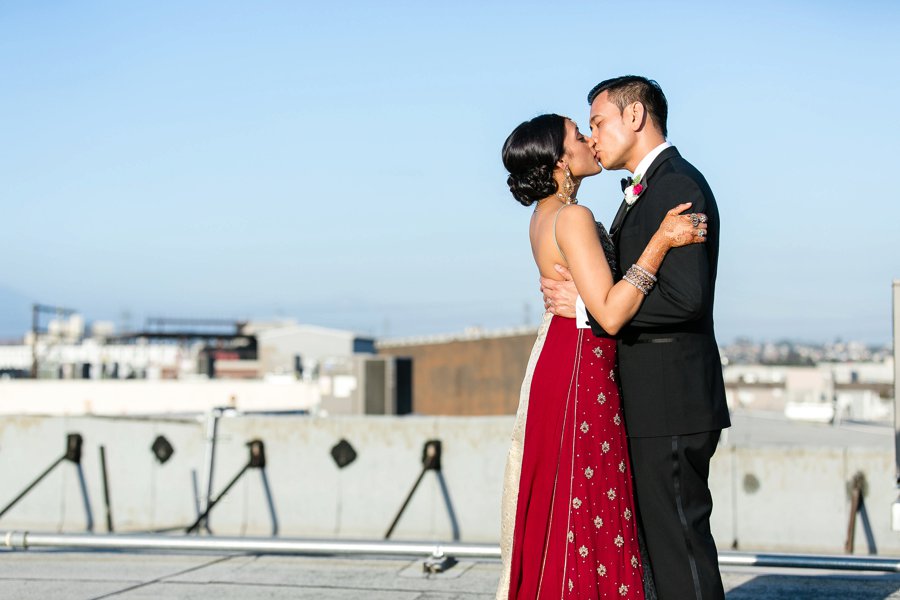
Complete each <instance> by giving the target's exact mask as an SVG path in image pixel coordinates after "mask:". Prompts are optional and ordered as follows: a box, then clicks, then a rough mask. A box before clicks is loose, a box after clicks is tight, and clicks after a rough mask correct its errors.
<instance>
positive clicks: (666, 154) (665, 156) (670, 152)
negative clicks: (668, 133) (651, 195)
mask: <svg viewBox="0 0 900 600" xmlns="http://www.w3.org/2000/svg"><path fill="white" fill-rule="evenodd" d="M676 156H681V155H680V154H679V153H678V148H676V147H675V146H669V147H668V148H666V149H665V150H663V151H662V152H660V153H659V156H657V157H656V158H655V159H654V161H653V162H652V163H650V166H649V167H647V172H646V173H644V176H643V177H641V183H643V184H644V185H646V186H647V187H650V183H649V180H650V178H651V177H653V173H655V172H656V170H657V169H658V168H659V166H660V165H661V164H663V163H664V162H666V161H667V160H669V159H670V158H674V157H676Z"/></svg>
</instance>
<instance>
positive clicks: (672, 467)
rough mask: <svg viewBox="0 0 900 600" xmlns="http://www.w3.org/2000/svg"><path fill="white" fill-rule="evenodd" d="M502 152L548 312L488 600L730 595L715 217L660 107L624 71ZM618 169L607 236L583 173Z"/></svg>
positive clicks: (514, 453)
mask: <svg viewBox="0 0 900 600" xmlns="http://www.w3.org/2000/svg"><path fill="white" fill-rule="evenodd" d="M588 104H589V105H590V115H589V117H588V123H589V126H590V132H591V134H590V137H585V136H584V135H583V134H582V133H581V132H580V131H579V130H578V126H577V125H576V124H575V123H574V122H573V121H572V120H571V119H568V118H566V117H562V116H559V115H555V114H547V115H541V116H538V117H535V118H534V119H531V120H530V121H526V122H525V123H522V124H521V125H519V126H518V127H516V128H515V130H513V132H512V133H511V134H510V135H509V137H508V138H507V139H506V142H505V143H504V144H503V152H502V156H503V165H504V166H505V167H506V169H507V171H508V172H509V177H508V179H507V183H508V184H509V189H510V192H512V195H513V197H514V198H515V199H516V200H517V201H518V202H520V203H521V204H523V205H524V206H533V207H534V209H533V210H534V213H533V215H532V217H531V220H530V224H529V231H528V233H529V238H530V241H531V248H532V252H533V255H534V260H535V263H536V264H537V268H538V270H539V271H540V275H541V289H542V292H543V294H544V304H545V307H546V309H547V312H546V313H545V315H544V319H543V323H542V325H541V327H540V329H539V331H538V336H537V340H536V341H535V344H534V348H533V350H532V352H531V358H530V359H529V361H528V367H527V370H526V374H525V379H524V382H523V384H522V392H521V396H520V399H519V408H518V411H517V414H516V421H515V426H514V429H513V434H512V443H511V447H510V451H509V457H508V460H507V465H506V472H505V476H504V490H503V505H502V522H501V555H502V558H503V572H502V575H501V579H500V585H499V587H498V591H497V598H498V600H507V599H508V600H517V599H518V600H535V599H544V598H553V599H560V598H566V599H567V598H573V599H575V598H578V599H593V598H654V597H658V598H660V599H661V600H721V599H723V598H724V597H725V594H724V591H723V587H722V579H721V575H720V573H719V568H718V556H717V551H716V545H715V542H714V540H713V537H712V533H711V531H710V524H709V519H710V514H711V513H712V496H711V494H710V491H709V484H708V479H709V463H710V459H711V458H712V456H713V453H714V452H715V450H716V446H717V444H718V441H719V436H720V434H721V431H722V429H723V428H726V427H729V426H730V425H731V423H730V419H729V414H728V408H727V405H726V403H725V385H724V382H723V379H722V364H721V360H720V357H719V350H718V344H717V343H716V338H715V333H714V331H713V301H714V298H715V283H716V269H717V263H718V257H719V231H720V228H719V212H718V209H717V207H716V201H715V198H714V197H713V193H712V190H710V187H709V185H708V184H707V182H706V179H705V178H704V177H703V175H702V174H701V173H700V171H698V170H697V169H696V168H695V167H694V166H693V165H691V164H690V163H689V162H688V161H687V160H685V159H684V158H682V156H681V155H680V154H679V152H678V150H677V149H676V148H675V147H674V146H673V145H672V144H671V143H669V142H668V141H667V140H666V136H667V127H666V120H667V118H668V103H667V101H666V97H665V95H664V94H663V91H662V89H661V88H660V86H659V85H658V84H657V83H656V82H655V81H652V80H650V79H647V78H645V77H638V76H633V75H628V76H624V77H617V78H614V79H608V80H606V81H602V82H600V83H599V84H598V85H596V86H595V87H594V88H593V89H592V90H591V91H590V93H589V94H588ZM603 169H606V170H608V171H618V170H625V171H628V172H629V173H630V174H631V176H630V177H626V178H625V179H623V180H622V190H623V193H624V198H623V200H622V202H621V205H620V206H619V209H618V213H617V214H616V216H615V218H614V219H613V221H612V224H611V226H610V228H609V232H608V233H607V231H606V229H605V228H604V226H603V225H602V224H600V223H598V222H596V220H595V219H594V216H593V214H592V213H591V211H590V210H589V209H588V208H586V207H585V206H583V205H580V204H578V200H577V199H576V198H577V194H578V189H579V186H580V184H581V181H582V180H583V179H584V178H585V177H591V176H593V175H597V174H598V173H600V172H601V171H602V170H603Z"/></svg>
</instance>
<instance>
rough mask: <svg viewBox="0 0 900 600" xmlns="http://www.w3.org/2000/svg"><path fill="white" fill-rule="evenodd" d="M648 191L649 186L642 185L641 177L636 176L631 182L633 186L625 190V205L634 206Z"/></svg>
mask: <svg viewBox="0 0 900 600" xmlns="http://www.w3.org/2000/svg"><path fill="white" fill-rule="evenodd" d="M646 189H647V186H645V185H644V184H642V183H641V175H635V176H634V179H632V180H631V185H629V186H628V187H626V188H625V203H626V204H628V206H632V205H634V203H635V202H637V200H638V198H640V196H641V194H643V193H644V190H646Z"/></svg>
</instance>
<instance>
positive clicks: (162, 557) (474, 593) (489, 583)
mask: <svg viewBox="0 0 900 600" xmlns="http://www.w3.org/2000/svg"><path fill="white" fill-rule="evenodd" d="M422 564H423V561H422V560H408V559H405V560H404V559H381V558H330V557H298V556H247V555H233V554H232V555H215V554H170V553H148V552H128V553H118V552H115V553H113V552H62V551H49V550H26V551H0V598H8V599H16V600H19V599H21V600H30V599H38V598H40V599H42V600H57V599H59V600H62V599H65V600H100V599H101V598H117V599H119V598H121V599H130V600H138V599H147V600H149V599H153V600H157V599H160V598H166V599H175V600H178V599H185V600H187V599H191V600H194V599H198V598H200V599H202V598H214V599H216V600H232V599H234V600H255V599H262V598H265V599H273V600H278V599H282V598H284V599H287V598H290V599H316V600H351V599H352V600H357V599H363V600H388V599H390V600H470V599H471V600H475V599H488V598H493V593H494V589H495V586H496V584H497V579H498V577H499V573H500V562H499V561H496V560H493V561H492V560H483V561H460V563H459V564H457V565H456V566H454V567H452V568H451V569H449V570H448V571H446V572H444V573H441V574H438V575H425V574H424V572H423V568H422ZM723 576H724V580H725V588H726V591H727V597H728V600H745V599H751V598H752V599H771V600H806V599H813V598H815V599H816V600H853V599H857V598H859V599H863V598H865V599H879V600H887V599H900V574H871V573H870V574H861V573H860V574H857V573H850V572H830V571H811V570H786V569H759V568H735V567H728V568H726V569H724V570H723Z"/></svg>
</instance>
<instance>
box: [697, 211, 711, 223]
mask: <svg viewBox="0 0 900 600" xmlns="http://www.w3.org/2000/svg"><path fill="white" fill-rule="evenodd" d="M697 216H699V217H700V222H701V223H706V222H707V221H709V217H707V216H706V215H705V214H703V213H700V214H699V215H697Z"/></svg>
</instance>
